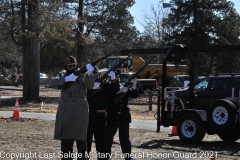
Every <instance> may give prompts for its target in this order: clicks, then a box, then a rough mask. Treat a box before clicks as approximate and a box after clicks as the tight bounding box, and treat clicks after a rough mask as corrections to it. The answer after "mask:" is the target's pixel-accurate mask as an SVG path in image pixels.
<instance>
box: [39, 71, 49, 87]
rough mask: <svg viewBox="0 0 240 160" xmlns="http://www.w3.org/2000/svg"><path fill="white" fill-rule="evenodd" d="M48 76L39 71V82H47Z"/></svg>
mask: <svg viewBox="0 0 240 160" xmlns="http://www.w3.org/2000/svg"><path fill="white" fill-rule="evenodd" d="M48 83H49V78H48V76H47V75H46V74H45V73H40V84H48Z"/></svg>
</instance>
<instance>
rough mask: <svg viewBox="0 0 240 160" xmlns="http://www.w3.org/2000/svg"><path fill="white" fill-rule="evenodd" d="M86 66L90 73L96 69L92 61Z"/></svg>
mask: <svg viewBox="0 0 240 160" xmlns="http://www.w3.org/2000/svg"><path fill="white" fill-rule="evenodd" d="M86 68H87V72H88V73H92V71H93V70H94V68H93V66H92V65H91V64H90V63H88V64H87V65H86Z"/></svg>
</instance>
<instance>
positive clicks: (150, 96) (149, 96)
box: [148, 90, 152, 111]
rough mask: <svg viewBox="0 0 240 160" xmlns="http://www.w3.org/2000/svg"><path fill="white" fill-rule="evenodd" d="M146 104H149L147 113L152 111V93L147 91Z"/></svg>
mask: <svg viewBox="0 0 240 160" xmlns="http://www.w3.org/2000/svg"><path fill="white" fill-rule="evenodd" d="M148 99H149V100H148V102H149V109H148V110H149V111H152V91H151V90H150V91H149V94H148Z"/></svg>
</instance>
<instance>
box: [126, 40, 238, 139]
mask: <svg viewBox="0 0 240 160" xmlns="http://www.w3.org/2000/svg"><path fill="white" fill-rule="evenodd" d="M209 52H210V53H211V52H214V53H216V52H240V46H208V47H187V46H186V45H184V44H173V45H172V46H171V47H170V48H153V49H131V50H122V54H123V55H125V54H129V53H134V54H163V55H164V56H163V68H162V88H161V89H160V90H158V109H157V132H160V126H164V127H169V126H177V132H178V136H179V138H180V139H181V140H182V141H185V142H188V143H198V142H201V141H202V139H203V138H204V136H205V134H206V133H208V134H210V135H212V134H218V136H219V137H220V138H221V139H222V140H223V141H228V142H234V141H236V140H238V139H240V118H239V117H240V109H239V108H240V92H239V90H240V87H239V88H234V87H233V88H231V90H232V92H231V95H228V96H225V97H224V98H222V97H220V98H219V99H217V98H214V99H213V100H214V101H213V103H211V105H209V106H207V107H206V106H205V107H203V108H201V107H200V108H199V106H198V107H197V105H196V103H195V100H196V98H197V94H196V91H195V90H194V84H193V83H192V82H193V80H194V79H193V78H194V71H193V67H191V66H194V65H195V64H194V58H193V57H194V54H196V53H209ZM182 58H189V59H190V63H191V66H190V67H189V68H190V86H189V89H188V91H189V95H188V99H189V102H188V103H189V104H188V108H185V107H184V106H181V105H180V104H181V103H179V101H178V103H177V102H176V100H179V99H178V98H176V96H175V92H172V93H171V94H170V95H171V96H167V93H166V90H167V89H168V88H169V87H166V66H167V62H168V61H180V60H181V59H182ZM229 76H230V78H231V79H232V80H238V79H239V83H240V74H239V76H238V75H237V74H230V75H228V76H227V77H229ZM220 77H222V76H220ZM227 77H226V78H224V79H228V78H227ZM238 77H239V78H238ZM229 83H230V84H231V83H232V82H229ZM228 89H229V88H228ZM173 91H175V89H173ZM176 93H177V92H176ZM167 101H169V102H171V103H170V107H169V108H168V107H167V106H166V104H167V103H166V102H167ZM175 102H176V103H175ZM176 104H178V105H179V106H180V107H179V106H178V109H176V108H175V107H176Z"/></svg>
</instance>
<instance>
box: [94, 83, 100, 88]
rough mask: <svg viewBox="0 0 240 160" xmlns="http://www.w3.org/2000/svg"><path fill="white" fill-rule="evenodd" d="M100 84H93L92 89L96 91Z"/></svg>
mask: <svg viewBox="0 0 240 160" xmlns="http://www.w3.org/2000/svg"><path fill="white" fill-rule="evenodd" d="M100 84H101V83H99V82H94V86H93V89H98V88H99V86H100Z"/></svg>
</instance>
